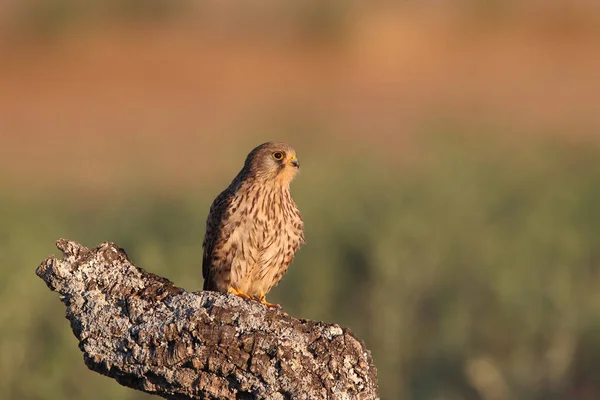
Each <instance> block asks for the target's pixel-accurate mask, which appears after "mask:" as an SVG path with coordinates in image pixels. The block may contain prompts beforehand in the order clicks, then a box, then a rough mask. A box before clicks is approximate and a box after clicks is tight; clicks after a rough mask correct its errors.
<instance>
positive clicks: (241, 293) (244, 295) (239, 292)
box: [228, 287, 253, 299]
mask: <svg viewBox="0 0 600 400" xmlns="http://www.w3.org/2000/svg"><path fill="white" fill-rule="evenodd" d="M228 291H229V293H233V294H235V295H236V296H239V297H241V298H242V299H252V298H253V297H252V296H250V295H249V294H246V293H244V292H242V291H240V290H239V289H236V288H234V287H230V288H229V289H228Z"/></svg>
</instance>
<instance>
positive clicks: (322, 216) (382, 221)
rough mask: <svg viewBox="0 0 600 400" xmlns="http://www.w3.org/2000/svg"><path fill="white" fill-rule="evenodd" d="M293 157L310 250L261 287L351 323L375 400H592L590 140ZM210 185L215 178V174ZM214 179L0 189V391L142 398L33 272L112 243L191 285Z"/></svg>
mask: <svg viewBox="0 0 600 400" xmlns="http://www.w3.org/2000/svg"><path fill="white" fill-rule="evenodd" d="M417 147H418V148H417V149H415V150H414V151H415V152H420V153H418V155H419V156H418V157H413V158H415V159H418V160H419V161H418V162H415V163H413V164H412V165H410V166H403V167H402V168H399V167H398V166H396V165H394V164H391V165H389V164H387V163H386V164H384V163H380V162H379V161H378V160H379V158H378V157H377V154H370V155H367V154H365V155H363V156H362V157H357V158H355V159H352V160H348V159H347V157H344V159H342V157H343V156H346V155H345V154H344V155H342V154H340V155H339V157H336V156H335V154H332V153H329V155H328V157H315V158H318V159H321V160H322V161H320V162H316V161H315V160H310V162H307V161H306V160H305V162H304V163H303V173H302V176H301V177H300V179H298V181H297V182H295V183H294V187H293V191H294V194H295V197H296V199H297V202H298V203H299V206H300V208H301V210H302V212H303V215H304V218H305V221H306V228H307V240H308V244H307V245H306V246H305V247H304V248H303V249H302V250H301V251H300V253H299V254H298V256H297V259H296V261H295V262H294V264H293V266H292V268H291V269H290V271H289V272H288V274H287V275H286V277H285V278H284V279H283V281H282V283H281V284H280V285H279V286H278V287H277V288H275V289H274V291H273V292H272V294H271V295H270V297H269V299H270V300H271V301H275V302H279V303H281V304H283V307H284V308H285V309H286V311H287V312H289V313H290V314H291V315H294V316H298V317H305V318H312V319H320V320H325V321H330V322H337V323H339V324H341V325H342V326H349V327H351V329H352V330H353V331H354V332H355V333H356V334H357V335H359V336H360V337H361V338H363V339H364V340H365V341H366V343H367V346H368V347H369V348H370V349H371V350H372V353H373V356H374V359H375V363H376V365H377V367H378V371H379V379H380V387H381V396H382V399H401V398H402V399H414V400H425V399H450V400H453V399H457V400H458V399H482V400H484V399H516V398H519V399H540V400H541V399H566V398H570V399H597V398H599V397H600V383H599V382H600V379H598V378H599V376H598V373H597V372H596V371H597V368H596V364H597V363H596V361H597V360H598V357H597V356H598V355H600V340H598V337H600V336H598V333H599V332H600V291H599V290H598V287H599V284H600V208H599V204H600V150H599V148H598V147H597V146H596V145H592V144H585V145H584V144H565V143H559V142H556V141H551V140H543V141H542V140H539V141H535V140H529V141H525V140H523V141H520V143H513V144H509V143H508V141H503V140H501V139H491V138H486V139H475V138H470V139H467V138H466V137H463V136H460V137H458V136H450V135H443V136H439V137H436V138H435V139H431V140H428V141H427V142H426V143H423V145H422V146H417ZM224 185H225V182H223V185H222V186H224ZM219 189H221V187H211V188H202V190H201V192H191V191H190V192H188V193H187V194H183V195H180V194H176V195H175V194H172V195H168V194H167V195H165V194H159V193H157V192H155V191H152V190H142V191H135V192H131V193H129V194H128V195H126V196H120V197H119V198H118V199H117V198H110V196H107V197H104V198H103V199H102V200H96V201H94V200H93V199H83V198H81V197H76V196H72V195H71V194H70V193H69V192H68V191H67V192H61V191H58V190H57V191H53V192H49V191H48V192H45V193H40V194H39V195H38V196H36V197H32V198H30V199H29V200H26V201H24V200H23V199H22V198H17V197H15V196H11V195H10V194H9V193H8V192H4V193H3V194H2V195H1V196H0V205H1V206H0V218H1V220H2V224H0V271H1V273H2V276H3V279H2V280H1V281H0V287H1V290H0V304H2V306H1V307H0V332H1V333H0V336H1V338H2V341H1V343H0V346H1V347H0V376H1V377H2V379H0V392H1V393H3V394H4V395H3V398H10V399H48V400H50V399H75V398H86V399H91V400H93V399H107V398H110V399H141V398H148V396H147V395H144V394H142V393H138V392H134V391H132V390H129V389H125V388H121V387H120V386H119V385H118V384H117V383H116V382H114V381H110V380H108V378H104V377H101V376H99V375H98V374H95V373H93V372H90V371H88V370H87V368H86V367H85V366H84V364H83V360H82V355H81V353H80V351H79V350H78V349H77V346H76V340H75V338H74V337H73V335H72V333H71V331H70V328H69V326H68V323H67V322H66V321H65V320H64V319H63V317H62V316H63V315H64V308H63V306H62V304H61V303H60V302H59V301H58V298H57V296H56V294H55V293H51V292H50V291H48V290H47V289H46V288H45V287H44V284H43V282H42V281H41V280H39V279H38V278H37V277H36V276H35V275H34V268H35V266H36V265H37V264H38V263H39V262H40V261H42V259H43V258H44V257H46V256H47V255H48V254H49V253H53V252H56V250H55V249H54V247H53V242H54V240H55V239H57V238H59V237H67V238H70V239H75V240H78V241H81V242H82V243H84V244H86V245H89V246H93V245H97V244H99V243H100V242H102V241H106V240H110V241H114V242H117V243H118V244H119V245H121V246H122V247H124V248H126V250H127V252H128V254H129V255H130V257H131V258H132V259H133V260H134V261H135V262H136V263H137V264H138V265H140V266H142V267H143V268H146V269H148V270H150V271H152V272H155V273H158V274H160V275H163V276H166V277H168V278H169V279H171V280H173V281H174V282H175V283H176V284H178V285H180V286H183V287H185V288H186V289H188V290H199V289H200V288H201V284H202V283H201V272H200V271H201V270H200V263H201V258H200V254H201V247H200V246H201V239H202V236H203V231H204V220H205V218H206V213H207V211H208V206H209V203H210V201H211V200H212V198H213V197H214V196H215V195H216V194H217V192H218V191H219Z"/></svg>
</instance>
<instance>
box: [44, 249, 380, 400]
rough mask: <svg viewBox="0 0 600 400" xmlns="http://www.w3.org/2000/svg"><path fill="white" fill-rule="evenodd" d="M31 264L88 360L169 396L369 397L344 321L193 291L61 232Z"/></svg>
mask: <svg viewBox="0 0 600 400" xmlns="http://www.w3.org/2000/svg"><path fill="white" fill-rule="evenodd" d="M57 247H58V248H59V249H60V250H62V252H63V258H62V260H59V259H58V258H56V257H55V256H50V257H48V258H47V259H46V260H45V261H44V262H42V264H40V266H39V267H38V268H37V270H36V274H37V275H38V276H39V277H40V278H42V279H43V280H44V281H45V282H46V284H47V285H48V287H49V288H50V289H51V290H53V291H55V292H58V293H59V294H60V296H61V300H62V301H63V302H64V304H65V305H66V308H67V310H66V315H67V318H68V320H69V321H70V322H71V328H72V330H73V333H74V334H75V336H76V337H77V339H78V340H79V348H80V349H81V350H82V351H83V353H84V360H85V363H86V365H87V366H88V367H89V368H90V369H92V370H94V371H96V372H99V373H101V374H104V375H107V376H109V377H112V378H114V379H116V380H117V381H118V382H119V383H120V384H122V385H124V386H128V387H131V388H134V389H137V390H142V391H144V392H148V393H152V394H156V395H159V396H162V397H165V398H171V399H348V400H350V399H376V398H378V397H377V374H376V369H375V366H374V365H373V360H372V358H371V353H370V352H369V351H368V350H367V349H366V347H365V345H364V343H363V342H362V341H361V340H360V339H358V338H357V337H356V336H354V335H353V334H352V333H351V332H350V331H349V330H348V329H342V328H340V327H339V326H338V325H335V324H326V323H322V322H315V321H309V320H302V319H297V318H293V317H290V316H288V315H287V314H285V313H283V312H281V311H279V310H276V309H268V308H266V307H265V306H263V305H262V304H260V303H258V302H255V301H248V300H243V299H241V298H238V297H236V296H233V295H230V294H222V293H216V292H207V291H205V292H200V293H192V292H186V291H185V290H183V289H181V288H178V287H176V286H175V285H173V283H171V282H170V281H169V280H167V279H165V278H162V277H159V276H157V275H155V274H152V273H149V272H146V271H144V270H143V269H142V268H139V267H137V266H135V265H134V264H133V263H132V262H131V261H130V260H129V258H128V257H127V254H126V253H125V251H123V249H121V248H119V246H117V245H116V244H114V243H110V242H106V243H103V244H101V245H99V246H98V247H96V248H95V249H91V250H90V249H88V248H86V247H84V246H82V245H80V244H78V243H76V242H73V241H68V240H64V239H61V240H58V241H57Z"/></svg>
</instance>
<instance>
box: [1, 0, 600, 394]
mask: <svg viewBox="0 0 600 400" xmlns="http://www.w3.org/2000/svg"><path fill="white" fill-rule="evenodd" d="M599 111H600V6H597V5H596V4H595V3H594V2H592V1H590V2H585V1H572V2H559V1H548V2H544V3H537V2H532V1H525V2H510V1H507V2H504V3H501V2H483V1H473V2H449V3H444V4H434V2H421V3H414V4H413V3H412V2H406V3H404V4H402V5H399V6H392V5H369V6H367V5H363V4H358V3H355V2H327V3H324V2H317V1H313V2H296V1H292V2H287V3H286V4H285V5H281V4H275V3H270V4H267V3H264V4H261V5H260V6H258V5H257V6H252V7H250V6H249V5H246V4H244V3H243V2H234V3H229V4H227V5H223V4H221V5H219V4H216V3H215V4H212V3H208V4H204V5H203V6H198V5H197V4H195V3H194V2H167V1H161V0H152V1H150V2H138V1H133V0H111V1H106V2H99V1H98V2H96V1H91V0H90V1H87V2H75V1H67V0H60V1H59V0H45V1H29V2H17V1H7V2H5V5H3V6H0V221H1V223H0V274H1V275H0V276H1V277H2V279H0V393H3V396H2V397H3V398H4V396H6V398H7V399H48V400H52V399H76V398H86V399H92V400H93V399H106V398H111V399H142V398H149V396H147V395H144V394H142V393H138V392H134V391H131V390H129V389H125V388H121V387H120V386H118V384H117V383H116V382H114V381H112V380H109V379H108V378H104V377H101V376H99V375H97V374H95V373H92V372H90V371H88V370H87V369H86V367H85V366H84V364H83V360H82V355H81V352H80V351H79V350H78V348H77V342H76V339H75V338H74V337H73V335H72V334H71V332H70V328H69V326H68V323H67V321H65V320H64V318H63V316H64V308H63V307H62V305H61V304H60V302H59V301H58V298H57V296H56V295H55V294H53V293H51V292H50V291H48V290H47V289H46V288H45V287H44V285H43V283H42V282H41V280H39V279H38V278H36V277H35V275H34V269H35V267H36V266H37V264H38V263H39V262H40V261H42V260H43V259H44V257H46V256H47V255H48V254H50V253H52V252H55V249H54V246H53V242H54V240H55V239H57V238H60V237H67V238H70V239H75V240H78V241H81V242H82V243H84V244H86V245H89V246H93V245H96V244H98V243H100V242H102V241H106V240H110V241H114V242H117V243H118V244H120V245H121V246H122V247H124V248H126V249H127V252H128V254H130V255H131V257H132V258H133V259H134V261H135V262H136V263H137V264H138V265H140V266H142V267H144V268H146V269H148V270H150V271H152V272H155V273H158V274H160V275H163V276H166V277H168V278H169V279H171V280H173V281H174V282H175V283H176V284H178V285H179V286H183V287H185V288H186V289H189V290H199V289H200V288H201V286H202V282H201V271H200V263H201V258H200V254H201V248H200V243H201V240H202V235H203V231H204V221H205V218H206V214H207V212H208V207H209V205H210V201H211V200H212V199H213V198H214V197H215V196H216V194H217V193H218V192H219V190H221V189H223V188H224V187H225V186H226V185H227V184H228V183H229V180H230V179H232V178H233V176H234V175H235V173H236V172H237V171H238V169H239V168H240V167H241V164H242V162H243V158H244V156H245V155H246V153H247V152H248V151H249V150H250V149H251V148H252V147H253V146H255V145H257V144H259V143H261V142H263V141H266V140H270V139H278V140H285V141H288V142H290V143H291V144H292V145H294V146H295V147H296V149H297V150H298V153H299V156H300V161H301V163H302V173H301V175H300V177H299V178H298V180H297V181H296V182H294V184H293V188H292V190H293V193H294V196H295V198H296V199H297V203H298V204H299V207H300V209H301V211H302V212H303V216H304V219H305V223H306V229H307V240H308V244H307V245H306V246H305V247H304V248H302V250H301V251H300V253H299V254H298V256H297V259H296V261H295V262H294V264H293V265H292V267H291V269H290V271H289V273H288V274H287V275H286V276H285V278H284V279H283V281H282V283H281V284H280V285H279V286H278V287H277V288H275V289H274V290H273V292H272V294H271V295H270V298H269V300H271V301H275V302H279V303H281V304H283V306H284V308H285V310H286V311H287V312H288V313H290V314H291V315H294V316H298V317H304V318H311V319H321V320H325V321H330V322H337V323H339V324H341V325H343V326H349V327H350V328H351V329H352V330H353V331H354V332H356V333H357V335H358V336H360V337H361V338H363V339H364V340H365V342H366V343H367V346H368V347H369V348H370V349H372V352H373V356H374V359H375V363H376V365H377V367H378V371H379V379H380V386H381V397H382V399H414V400H426V399H449V400H454V399H456V400H459V399H468V400H471V399H473V400H479V399H481V400H503V399H507V400H508V399H540V400H541V399H544V400H546V399H585V400H588V399H597V398H600V383H599V382H600V375H599V374H598V372H597V364H598V360H599V358H600V340H599V339H598V338H600V336H599V335H600V291H599V290H598V287H599V285H600V148H599V142H598V134H599V133H600V112H599Z"/></svg>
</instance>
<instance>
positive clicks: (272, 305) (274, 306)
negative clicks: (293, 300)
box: [256, 290, 281, 308]
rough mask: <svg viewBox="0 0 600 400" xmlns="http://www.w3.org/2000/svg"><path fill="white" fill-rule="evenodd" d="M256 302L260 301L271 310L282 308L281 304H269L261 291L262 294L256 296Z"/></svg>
mask: <svg viewBox="0 0 600 400" xmlns="http://www.w3.org/2000/svg"><path fill="white" fill-rule="evenodd" d="M256 300H258V301H260V302H261V303H263V304H264V305H265V306H267V307H269V308H281V306H280V305H279V304H273V303H269V302H268V301H267V298H266V296H265V294H264V293H263V291H262V290H261V291H260V294H259V295H258V296H256Z"/></svg>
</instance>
